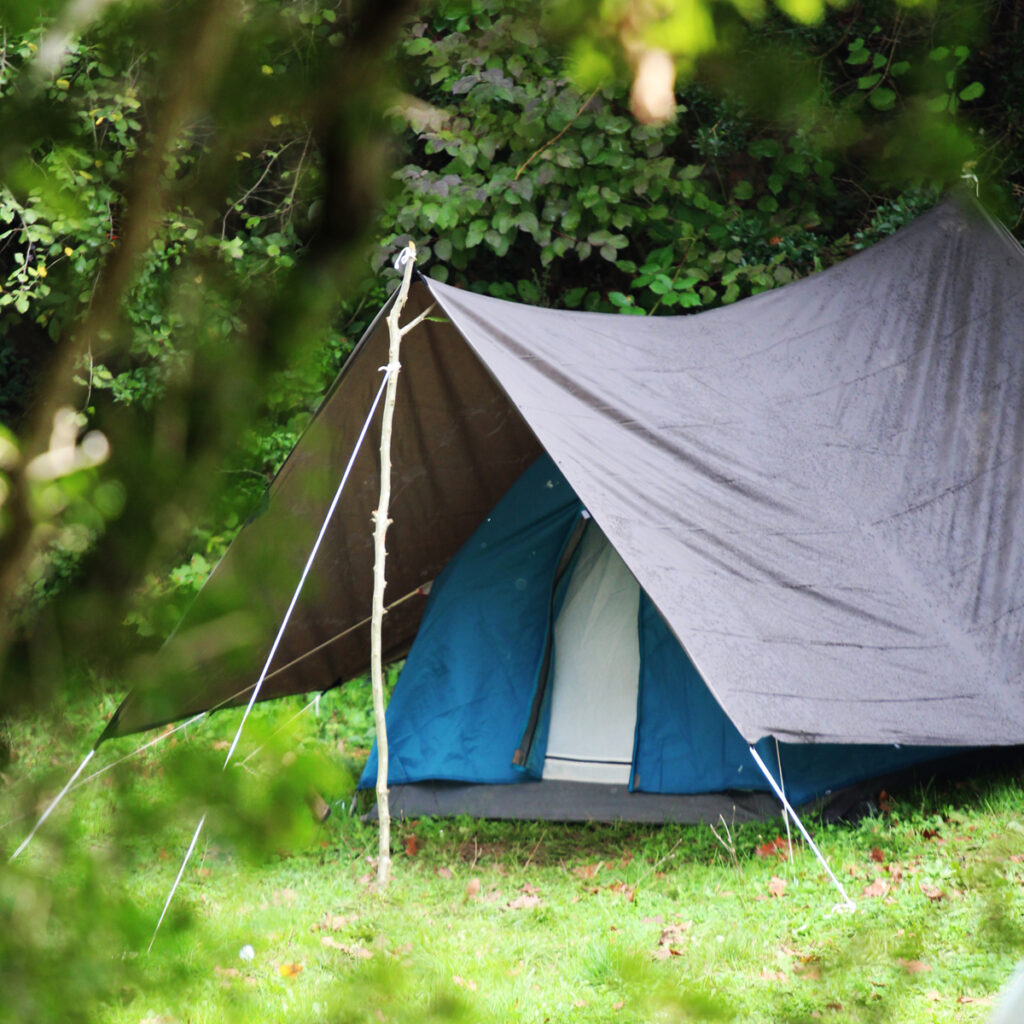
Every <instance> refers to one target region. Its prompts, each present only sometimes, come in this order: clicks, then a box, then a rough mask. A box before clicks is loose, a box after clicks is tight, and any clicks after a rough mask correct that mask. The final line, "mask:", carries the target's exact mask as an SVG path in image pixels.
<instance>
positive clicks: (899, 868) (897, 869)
mask: <svg viewBox="0 0 1024 1024" xmlns="http://www.w3.org/2000/svg"><path fill="white" fill-rule="evenodd" d="M885 870H886V871H888V872H889V877H890V878H891V879H892V880H893V881H894V882H898V881H899V880H900V879H901V878H902V877H903V865H902V864H900V862H899V861H898V860H894V861H892V862H891V863H889V864H887V865H886V868H885Z"/></svg>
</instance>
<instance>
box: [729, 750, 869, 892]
mask: <svg viewBox="0 0 1024 1024" xmlns="http://www.w3.org/2000/svg"><path fill="white" fill-rule="evenodd" d="M747 749H748V750H749V751H750V756H751V757H752V758H753V759H754V761H755V762H756V763H757V767H758V768H760V769H761V771H762V773H763V774H764V777H765V778H766V779H767V780H768V785H769V786H771V787H772V790H773V792H774V793H775V795H776V796H777V797H778V798H779V800H780V801H781V803H782V806H783V808H784V809H785V811H786V812H787V813H788V814H791V815H792V816H793V821H794V822H796V827H797V828H798V829H800V834H801V835H802V836H803V837H804V839H806V840H807V845H808V846H809V847H810V848H811V850H813V851H814V856H815V857H817V858H818V862H819V863H820V864H821V866H822V867H823V868H824V869H825V873H826V874H827V875H828V877H829V878H831V879H832V884H833V885H834V886H835V887H836V889H838V890H839V895H840V896H842V897H843V902H842V903H837V904H836V906H835V909H836V910H848V911H852V910H856V909H857V904H856V903H854V902H853V900H851V899H850V897H849V896H847V895H846V890H845V889H844V888H843V883H842V882H840V881H839V879H838V878H836V875H835V872H834V871H833V870H832V869H831V868H830V867H829V866H828V861H827V860H825V857H824V854H822V852H821V850H819V849H818V844H817V843H815V841H814V840H813V839H812V838H811V833H810V832H808V831H807V829H806V828H804V823H803V822H802V821H801V820H800V818H799V816H798V815H797V813H796V811H794V810H793V806H792V804H790V802H789V801H788V800H787V799H786V794H785V793H784V792H783V791H782V789H781V788H780V787H779V784H778V783H777V782H776V781H775V778H774V776H773V775H772V773H771V772H770V771H768V766H767V765H766V764H765V763H764V761H762V760H761V755H760V754H758V752H757V751H756V750H755V749H754V747H753V745H751V746H750V747H748V748H747Z"/></svg>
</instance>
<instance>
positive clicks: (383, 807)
mask: <svg viewBox="0 0 1024 1024" xmlns="http://www.w3.org/2000/svg"><path fill="white" fill-rule="evenodd" d="M415 263H416V246H415V245H414V244H413V243H412V242H410V243H409V248H408V258H407V259H406V261H405V270H404V273H403V275H402V283H401V285H400V286H399V289H398V295H397V296H396V297H395V301H394V304H393V305H392V307H391V312H390V313H388V317H387V325H388V366H387V371H388V386H387V391H386V392H385V394H384V414H383V418H382V420H381V426H380V500H379V502H378V503H377V509H376V511H375V512H374V513H373V550H374V559H373V606H372V609H371V617H370V678H371V682H372V686H373V720H374V724H375V725H376V727H377V820H378V822H379V826H380V834H379V843H378V853H377V888H378V889H383V888H384V887H385V886H387V884H388V881H389V879H390V877H391V813H390V811H389V810H388V735H387V727H386V725H385V722H384V666H383V662H382V657H383V652H382V649H381V625H382V623H383V620H384V587H385V576H384V561H385V558H386V557H387V551H386V550H385V547H384V541H385V536H386V534H387V532H388V526H389V525H390V524H391V520H390V519H389V518H388V507H389V505H390V502H391V426H392V423H393V422H394V418H395V398H396V395H397V392H398V373H399V370H400V369H401V364H400V363H399V360H398V357H399V351H400V348H401V344H402V336H403V335H405V334H408V333H409V331H411V330H412V329H413V328H414V327H415V326H416V325H417V324H418V323H420V322H421V321H422V320H423V319H424V318H425V317H426V316H427V315H428V314H429V313H430V310H431V309H433V306H431V307H430V309H427V310H425V311H424V312H423V313H421V314H420V315H419V316H418V317H416V318H415V319H414V320H413V321H412V322H411V323H410V324H408V325H407V326H405V327H401V326H400V320H401V316H402V310H403V309H404V308H405V303H406V300H407V299H408V297H409V285H410V283H411V282H412V271H413V267H414V265H415Z"/></svg>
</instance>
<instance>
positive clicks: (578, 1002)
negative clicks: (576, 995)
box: [572, 999, 587, 1010]
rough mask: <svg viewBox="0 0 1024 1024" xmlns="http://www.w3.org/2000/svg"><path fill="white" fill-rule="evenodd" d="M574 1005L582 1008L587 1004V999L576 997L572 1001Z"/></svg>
mask: <svg viewBox="0 0 1024 1024" xmlns="http://www.w3.org/2000/svg"><path fill="white" fill-rule="evenodd" d="M572 1005H573V1006H575V1007H576V1009H577V1010H582V1009H583V1007H584V1006H586V1005H587V1001H586V999H574V1000H573V1001H572Z"/></svg>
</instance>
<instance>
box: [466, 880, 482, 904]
mask: <svg viewBox="0 0 1024 1024" xmlns="http://www.w3.org/2000/svg"><path fill="white" fill-rule="evenodd" d="M479 891H480V879H479V878H471V879H470V880H469V881H468V882H467V883H466V899H467V900H471V899H472V898H473V897H474V896H475V895H476V894H477V893H478V892H479Z"/></svg>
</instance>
